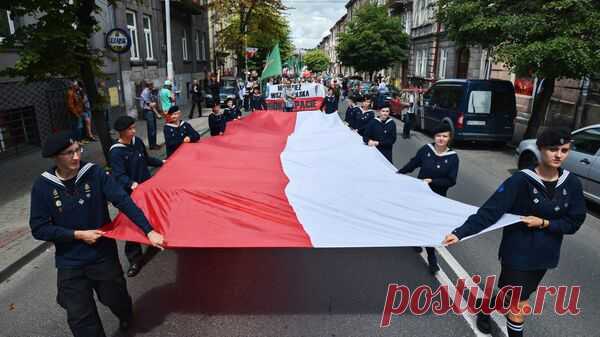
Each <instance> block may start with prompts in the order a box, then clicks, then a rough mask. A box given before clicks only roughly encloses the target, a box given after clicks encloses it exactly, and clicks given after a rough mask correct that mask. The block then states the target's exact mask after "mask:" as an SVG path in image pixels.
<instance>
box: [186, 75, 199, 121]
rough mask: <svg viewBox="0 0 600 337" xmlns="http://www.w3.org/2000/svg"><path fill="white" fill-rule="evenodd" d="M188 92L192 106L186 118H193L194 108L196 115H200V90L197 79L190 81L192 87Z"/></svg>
mask: <svg viewBox="0 0 600 337" xmlns="http://www.w3.org/2000/svg"><path fill="white" fill-rule="evenodd" d="M190 94H191V95H192V108H191V109H190V115H189V116H188V119H192V118H194V109H195V108H198V117H202V92H201V90H200V85H199V84H198V80H193V81H192V87H191V88H190Z"/></svg>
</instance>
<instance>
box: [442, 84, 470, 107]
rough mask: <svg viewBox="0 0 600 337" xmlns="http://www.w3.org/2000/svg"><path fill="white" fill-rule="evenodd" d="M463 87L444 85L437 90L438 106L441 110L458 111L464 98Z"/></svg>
mask: <svg viewBox="0 0 600 337" xmlns="http://www.w3.org/2000/svg"><path fill="white" fill-rule="evenodd" d="M463 92H464V91H463V87H462V86H460V85H452V86H448V85H444V86H440V87H438V88H436V93H437V97H436V104H438V105H439V107H440V108H443V109H449V110H453V111H456V110H458V106H459V105H460V101H461V99H462V97H463Z"/></svg>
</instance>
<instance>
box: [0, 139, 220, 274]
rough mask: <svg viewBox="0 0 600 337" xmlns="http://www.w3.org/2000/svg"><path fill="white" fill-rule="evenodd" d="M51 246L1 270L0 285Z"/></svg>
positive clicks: (41, 247)
mask: <svg viewBox="0 0 600 337" xmlns="http://www.w3.org/2000/svg"><path fill="white" fill-rule="evenodd" d="M209 132H210V129H209V128H205V129H203V130H201V131H200V132H198V133H199V134H200V137H203V136H204V135H206V134H207V133H209ZM51 246H52V243H51V242H47V241H44V242H41V243H40V244H39V245H37V246H35V247H33V249H31V250H30V251H29V252H27V253H26V254H25V255H23V256H21V257H20V258H18V259H17V260H16V261H15V262H13V263H11V264H9V265H8V266H6V268H4V269H2V270H0V283H2V282H4V281H6V280H7V279H8V278H10V277H11V276H13V275H14V274H15V273H16V272H18V271H19V270H20V269H21V268H23V267H24V266H25V265H27V264H28V263H29V262H31V261H32V260H33V259H35V258H36V257H38V256H40V255H41V254H42V253H43V252H44V251H46V249H48V248H50V247H51Z"/></svg>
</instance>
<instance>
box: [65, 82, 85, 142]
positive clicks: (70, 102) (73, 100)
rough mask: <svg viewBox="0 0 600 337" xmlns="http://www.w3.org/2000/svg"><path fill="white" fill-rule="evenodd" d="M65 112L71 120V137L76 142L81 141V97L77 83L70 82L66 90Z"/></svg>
mask: <svg viewBox="0 0 600 337" xmlns="http://www.w3.org/2000/svg"><path fill="white" fill-rule="evenodd" d="M67 110H69V113H70V114H71V117H72V118H73V125H72V129H73V137H74V138H75V140H77V141H81V140H83V97H82V96H81V91H80V87H79V82H78V81H76V80H75V81H72V82H71V84H70V86H69V89H68V90H67Z"/></svg>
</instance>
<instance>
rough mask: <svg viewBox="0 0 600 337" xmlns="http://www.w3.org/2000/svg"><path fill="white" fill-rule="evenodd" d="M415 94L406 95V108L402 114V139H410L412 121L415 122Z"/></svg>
mask: <svg viewBox="0 0 600 337" xmlns="http://www.w3.org/2000/svg"><path fill="white" fill-rule="evenodd" d="M415 108H416V106H415V94H414V92H410V93H409V94H408V108H407V109H406V111H405V112H404V118H403V122H404V125H403V127H402V138H404V139H410V130H411V129H412V124H413V121H414V120H415Z"/></svg>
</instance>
